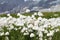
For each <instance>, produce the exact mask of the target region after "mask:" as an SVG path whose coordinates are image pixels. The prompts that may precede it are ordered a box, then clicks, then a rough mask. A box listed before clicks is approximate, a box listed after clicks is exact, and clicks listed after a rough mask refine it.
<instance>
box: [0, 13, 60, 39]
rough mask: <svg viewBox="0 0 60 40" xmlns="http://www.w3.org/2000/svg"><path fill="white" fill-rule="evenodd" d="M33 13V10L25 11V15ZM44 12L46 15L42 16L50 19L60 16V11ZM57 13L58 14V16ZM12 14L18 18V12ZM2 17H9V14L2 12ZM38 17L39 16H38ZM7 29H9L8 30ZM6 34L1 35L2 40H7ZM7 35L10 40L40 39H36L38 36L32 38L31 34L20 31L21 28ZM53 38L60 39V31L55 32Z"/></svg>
mask: <svg viewBox="0 0 60 40" xmlns="http://www.w3.org/2000/svg"><path fill="white" fill-rule="evenodd" d="M32 14H33V12H31V13H24V14H23V15H26V16H28V15H30V16H31V15H32ZM43 14H44V16H42V17H43V18H48V19H49V18H57V17H60V12H54V13H53V12H43ZM55 14H56V15H58V16H56V15H55ZM11 16H13V17H15V18H18V16H17V14H11ZM0 17H8V16H7V15H6V14H1V15H0ZM36 18H38V16H36ZM15 27H16V26H15ZM4 29H6V28H4ZM6 31H8V30H6ZM6 36H7V35H6ZM6 36H0V40H6V39H5V37H6ZM7 37H8V38H9V40H38V39H36V37H34V38H30V37H29V36H24V35H23V33H21V32H20V30H12V31H11V32H10V35H8V36H7ZM47 38H48V37H47ZM52 40H60V32H57V33H55V34H54V36H53V37H52Z"/></svg>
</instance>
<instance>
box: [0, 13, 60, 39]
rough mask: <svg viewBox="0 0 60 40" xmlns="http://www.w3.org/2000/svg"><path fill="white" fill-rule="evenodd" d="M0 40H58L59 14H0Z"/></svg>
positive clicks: (59, 35)
mask: <svg viewBox="0 0 60 40" xmlns="http://www.w3.org/2000/svg"><path fill="white" fill-rule="evenodd" d="M0 40H60V12H42V13H41V12H29V13H23V14H20V13H11V14H0Z"/></svg>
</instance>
